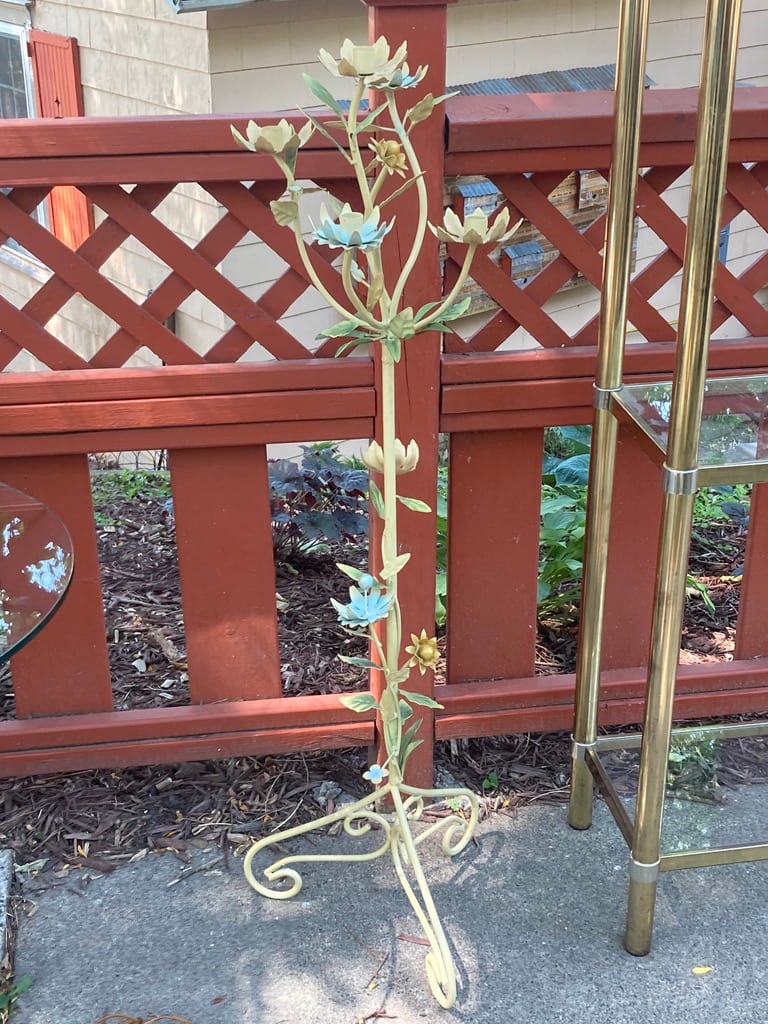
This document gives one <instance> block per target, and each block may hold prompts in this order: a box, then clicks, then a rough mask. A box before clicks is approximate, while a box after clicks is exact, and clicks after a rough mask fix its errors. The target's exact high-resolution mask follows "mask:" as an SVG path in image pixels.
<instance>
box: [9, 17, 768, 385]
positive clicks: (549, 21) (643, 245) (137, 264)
mask: <svg viewBox="0 0 768 1024" xmlns="http://www.w3.org/2000/svg"><path fill="white" fill-rule="evenodd" d="M2 10H3V8H2V2H1V0H0V11H2ZM16 13H18V8H16ZM32 19H33V25H34V27H35V28H38V29H42V30H48V31H51V32H56V33H60V34H63V35H70V36H74V37H76V38H77V40H78V43H79V46H80V60H81V66H82V81H83V94H84V106H85V112H86V114H87V115H96V116H108V117H109V116H136V115H152V114H168V113H207V112H213V113H229V114H232V115H233V117H236V115H238V114H240V115H246V116H248V115H250V114H253V113H254V112H256V111H264V110H270V109H290V108H294V107H296V106H298V105H300V104H304V103H306V102H307V99H308V95H309V94H308V92H307V89H306V86H305V84H304V82H303V81H302V77H301V75H302V72H304V71H308V72H309V73H311V74H318V70H319V69H318V66H317V62H316V55H317V50H318V48H319V46H320V45H323V46H325V47H326V48H327V49H329V50H330V51H332V52H334V51H335V52H338V48H339V46H340V44H341V42H342V40H343V39H344V38H345V37H347V36H349V37H351V38H354V39H358V40H360V39H364V38H365V36H366V33H367V13H366V10H365V8H364V7H363V6H362V5H361V4H360V3H359V0H312V2H310V0H282V2H280V3H255V4H250V5H247V6H244V7H241V8H235V9H233V10H214V11H210V12H208V13H202V12H201V13H196V14H189V15H184V16H181V17H180V16H178V15H176V14H174V13H173V11H172V10H171V9H170V7H169V6H168V4H167V3H166V0H36V3H35V5H34V7H33V8H32ZM651 19H652V25H651V31H650V38H649V45H648V73H649V75H650V76H651V78H652V79H653V81H654V82H655V84H656V85H657V86H659V87H684V86H691V85H695V84H696V82H697V79H698V73H699V56H698V54H699V49H700V44H701V34H702V28H703V4H702V2H701V0H664V2H663V3H657V4H654V5H653V9H652V15H651ZM616 29H617V3H616V0H459V2H458V3H457V4H455V5H452V6H450V7H449V8H448V55H447V74H448V83H449V85H458V84H461V83H463V82H469V81H477V80H482V79H484V78H492V77H501V76H511V75H522V74H529V73H533V72H541V71H549V70H558V69H564V68H568V67H574V66H579V65H586V66H589V65H599V64H606V63H611V62H613V61H614V60H615V49H616ZM393 42H395V41H393ZM321 74H322V72H321ZM738 74H739V77H740V79H742V80H746V81H751V82H754V83H755V84H758V83H759V84H765V83H766V82H767V81H768V0H744V14H743V30H742V45H741V47H740V51H739V63H738ZM348 86H349V83H347V82H344V81H343V80H334V87H335V91H336V93H337V94H338V95H339V96H340V97H343V95H344V92H345V87H348ZM687 194H688V188H687V182H686V181H685V180H682V181H681V182H679V183H678V185H677V187H676V188H675V189H672V190H670V191H669V192H668V193H667V194H666V199H667V201H668V202H670V204H671V205H672V206H674V207H675V208H678V209H681V210H683V209H684V208H685V205H686V203H687ZM158 215H159V216H161V217H162V218H163V219H164V220H165V222H166V223H167V224H168V226H169V227H170V228H172V229H173V230H176V231H178V233H179V234H180V235H181V236H182V237H184V238H185V240H187V241H188V242H190V243H191V244H194V243H195V242H196V241H198V240H199V238H200V237H202V235H204V234H205V232H206V231H207V230H209V229H210V227H212V226H213V224H214V223H215V222H216V219H217V218H218V216H219V215H220V211H219V209H218V207H217V206H216V204H214V203H213V202H212V201H211V199H210V197H209V196H207V195H206V194H204V193H203V192H202V191H201V190H200V189H198V188H197V187H196V186H191V185H188V186H180V187H179V188H178V189H177V191H176V192H175V193H174V194H173V195H172V196H171V197H169V199H168V200H166V202H165V203H164V204H163V205H162V207H161V208H160V211H159V212H158ZM98 219H99V212H98V211H96V220H97V221H98ZM658 249H659V242H658V239H656V238H655V236H654V235H653V233H652V232H650V231H648V230H647V229H644V228H643V229H641V232H640V238H639V248H638V268H641V267H642V266H644V265H645V264H646V263H647V262H648V261H649V260H650V259H652V257H653V255H654V253H655V252H656V251H658ZM764 249H765V236H764V234H763V233H762V232H761V231H759V230H757V229H755V228H754V226H752V225H751V224H747V223H745V218H744V217H741V218H739V219H738V220H737V221H736V222H735V223H734V225H733V227H732V231H731V238H730V244H729V265H731V267H732V268H733V269H735V270H737V269H738V268H739V267H741V266H744V265H746V264H748V263H749V261H750V260H751V258H752V257H753V255H754V254H755V253H756V252H760V251H764ZM224 269H225V271H226V272H227V274H228V275H229V276H230V277H231V279H232V280H234V281H235V282H236V283H237V284H238V286H240V287H242V288H243V289H244V290H245V291H246V292H247V293H248V294H249V295H250V296H252V297H258V295H260V294H261V293H262V292H263V291H264V290H265V288H266V287H268V285H269V283H270V282H271V281H273V280H274V279H275V278H276V277H277V276H279V273H280V269H281V268H280V261H279V260H278V258H277V257H275V256H274V254H272V253H270V252H269V251H268V250H266V248H265V246H264V245H263V244H261V243H259V242H258V241H257V240H254V239H246V241H245V242H244V244H243V245H242V246H240V247H238V249H237V250H236V251H235V252H234V253H233V254H231V255H230V256H229V257H228V258H227V260H226V261H225V263H224ZM107 272H108V273H109V274H110V276H112V278H113V279H114V280H115V281H116V282H119V283H120V284H121V287H124V288H125V289H126V291H128V292H130V294H132V295H133V296H135V297H139V298H140V297H142V296H143V295H145V294H146V293H147V292H148V291H149V289H150V288H152V287H154V286H155V284H156V283H157V281H158V280H159V279H160V277H161V276H162V273H163V267H162V265H161V264H160V263H159V262H158V261H157V260H156V259H155V257H154V256H153V255H152V254H151V253H149V252H148V251H147V250H146V249H144V248H143V247H142V246H141V245H140V244H139V243H137V242H135V240H133V239H131V240H129V242H128V243H126V245H125V246H124V247H123V248H122V249H121V251H120V252H119V253H117V254H115V256H113V257H112V259H111V260H110V261H109V263H108V265H107ZM24 276H25V275H24V274H23V273H20V272H18V271H17V270H15V269H13V268H12V267H11V266H7V267H6V266H5V265H3V268H2V278H3V284H4V286H6V287H7V288H8V291H9V293H11V294H15V295H18V296H19V301H21V297H22V296H23V295H25V294H27V293H28V292H29V290H30V284H29V282H28V281H25V280H24ZM677 289H678V285H677V283H676V282H672V283H670V284H669V285H667V286H666V288H665V289H664V290H663V291H662V292H661V293H660V294H659V296H658V301H659V303H660V305H661V308H662V309H663V311H664V312H665V313H668V315H669V316H670V318H673V319H674V316H675V315H676V314H675V307H676V302H677ZM596 309H597V293H596V291H595V289H593V288H591V287H590V286H587V285H585V286H580V287H576V288H573V289H570V290H569V291H567V292H564V293H561V294H559V295H558V296H556V297H555V298H554V299H553V300H552V303H551V311H552V312H553V314H554V315H555V316H556V318H557V319H558V321H559V322H561V323H562V324H563V326H565V327H566V328H567V329H568V330H571V329H573V328H574V326H576V325H577V324H580V323H583V322H584V321H586V320H587V319H589V318H590V317H591V316H593V315H594V313H595V312H596ZM100 316H101V314H97V313H96V311H94V310H92V309H90V307H88V306H87V305H86V304H85V303H84V302H82V300H80V299H79V298H73V299H72V300H71V301H70V303H68V304H67V307H66V308H65V309H64V310H63V311H62V312H61V314H60V315H59V316H58V317H57V318H56V320H55V321H53V323H52V325H51V326H52V329H53V330H54V331H55V332H56V333H58V334H59V336H60V337H62V339H63V340H69V338H70V337H71V336H77V337H78V338H79V339H80V343H79V348H80V351H81V352H82V354H83V355H86V356H88V355H91V354H93V352H94V351H96V349H97V348H98V347H99V345H100V343H101V339H103V337H104V336H105V332H106V331H107V330H108V329H109V326H110V325H109V324H106V323H100V321H99V317H100ZM327 322H328V313H327V310H326V309H325V307H324V304H323V303H322V301H321V300H320V298H319V296H317V294H316V293H314V292H313V291H309V292H307V293H306V294H305V295H304V296H303V297H302V298H301V299H300V300H299V301H298V302H297V303H296V304H295V308H292V309H291V310H289V311H288V312H287V314H286V317H285V324H286V326H287V327H288V328H289V329H293V328H296V330H297V331H298V332H299V336H300V337H301V338H302V340H303V341H305V342H307V343H308V342H309V341H310V340H311V339H312V338H313V337H314V334H315V333H316V331H317V329H319V328H321V327H322V326H325V325H326V323H327ZM226 326H228V323H227V321H226V320H225V318H224V317H223V316H222V314H221V313H220V312H219V311H218V310H216V309H214V308H213V307H211V306H210V304H209V303H208V302H207V301H206V300H205V299H203V298H202V297H201V296H199V295H196V294H193V295H192V296H190V298H189V299H188V300H187V301H186V302H185V303H184V304H183V305H182V307H181V309H180V310H179V311H178V314H177V316H176V330H177V332H178V333H179V335H180V336H181V337H182V338H183V339H184V341H186V342H187V343H188V344H191V345H192V346H193V347H196V348H198V349H199V350H201V351H202V350H204V349H206V348H207V347H208V346H209V345H210V344H211V343H212V341H214V340H215V339H216V338H217V337H218V336H219V334H220V333H221V331H222V330H223V329H225V328H226ZM467 326H468V327H469V326H471V325H467ZM725 331H726V333H730V334H733V335H734V336H737V335H738V334H739V333H740V328H739V325H738V324H733V323H731V324H729V325H727V327H726V328H725ZM532 343H533V341H532V339H525V338H523V339H520V340H516V345H517V344H523V345H528V344H532ZM262 355H263V353H262V352H261V350H260V349H259V348H258V346H254V348H253V349H252V350H251V352H249V353H248V354H247V356H246V358H260V357H261V356H262ZM135 361H136V362H139V363H141V362H144V361H149V362H152V361H153V360H152V359H151V358H149V359H147V358H146V357H145V356H141V355H140V356H139V357H137V359H136V360H135ZM19 368H23V369H27V368H29V367H28V366H27V365H24V366H19Z"/></svg>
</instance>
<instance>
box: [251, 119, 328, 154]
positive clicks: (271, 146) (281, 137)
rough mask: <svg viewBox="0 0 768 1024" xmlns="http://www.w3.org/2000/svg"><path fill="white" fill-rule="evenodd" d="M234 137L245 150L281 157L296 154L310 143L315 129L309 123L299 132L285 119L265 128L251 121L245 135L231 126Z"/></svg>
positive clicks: (266, 125)
mask: <svg viewBox="0 0 768 1024" xmlns="http://www.w3.org/2000/svg"><path fill="white" fill-rule="evenodd" d="M231 129H232V137H233V138H234V140H235V142H236V143H237V144H238V145H239V146H242V147H243V149H250V150H252V151H253V152H254V153H269V154H271V155H272V156H281V155H283V154H284V153H295V152H296V151H297V150H298V149H299V147H300V146H303V145H304V143H305V142H307V141H308V139H309V137H310V136H311V134H312V132H313V131H314V128H313V126H312V124H311V123H310V122H309V121H307V123H306V124H305V125H304V127H303V128H301V129H300V130H299V131H298V132H297V131H296V130H295V129H294V127H293V125H292V124H289V123H288V121H286V119H285V118H283V119H282V121H279V122H278V123H277V124H265V125H264V126H263V127H262V126H261V125H258V124H256V122H255V121H249V122H248V127H247V128H246V130H245V135H243V134H242V133H241V132H239V131H238V130H237V128H235V126H234V125H231Z"/></svg>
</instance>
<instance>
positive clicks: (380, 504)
mask: <svg viewBox="0 0 768 1024" xmlns="http://www.w3.org/2000/svg"><path fill="white" fill-rule="evenodd" d="M368 494H369V496H370V499H371V503H372V504H373V507H374V508H375V509H376V511H377V513H378V515H379V518H380V519H386V512H385V509H384V498H383V497H382V494H381V491H380V490H379V488H378V486H377V485H376V484H375V483H374V482H373V480H371V482H370V484H369V485H368Z"/></svg>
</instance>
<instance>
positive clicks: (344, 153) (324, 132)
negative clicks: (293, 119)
mask: <svg viewBox="0 0 768 1024" xmlns="http://www.w3.org/2000/svg"><path fill="white" fill-rule="evenodd" d="M299 110H301V112H302V114H304V116H305V117H306V118H308V119H309V120H310V121H311V122H312V124H313V125H314V127H315V129H316V130H317V131H318V132H320V134H321V135H324V136H325V137H326V139H328V141H329V142H332V143H333V144H334V146H335V147H336V149H338V151H339V152H340V153H341V155H342V156H343V157H344V159H345V160H346V161H347V163H348V164H351V163H352V158H351V157H350V155H349V153H348V152H347V151H346V149H344V147H343V146H342V145H340V144H339V142H338V140H337V139H335V138H334V137H333V135H331V133H330V132H329V131H328V129H327V128H326V127H325V125H324V124H323V123H322V122H321V121H318V120H317V118H316V117H313V116H312V114H310V113H309V111H307V110H303V109H302V108H301V107H299ZM307 191H312V192H314V191H323V190H322V189H308V190H307Z"/></svg>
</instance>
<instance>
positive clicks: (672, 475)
mask: <svg viewBox="0 0 768 1024" xmlns="http://www.w3.org/2000/svg"><path fill="white" fill-rule="evenodd" d="M698 475H699V471H698V470H697V469H670V468H669V466H667V465H666V464H665V465H664V475H663V479H662V486H663V487H664V493H665V494H693V493H694V492H695V491H696V488H697V487H698V484H697V482H696V481H697V479H698Z"/></svg>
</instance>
